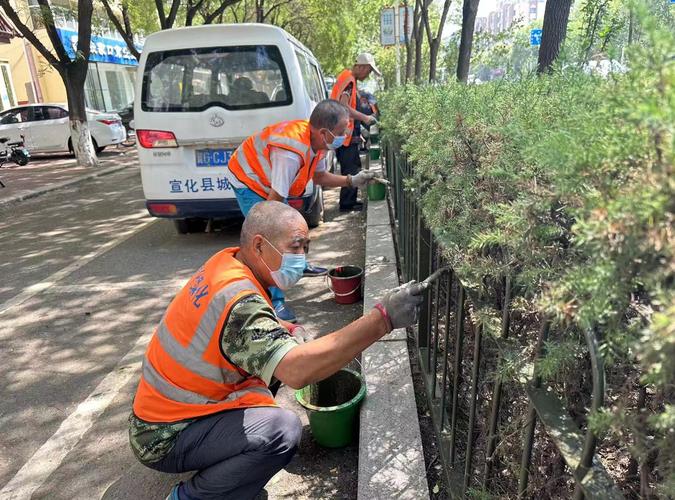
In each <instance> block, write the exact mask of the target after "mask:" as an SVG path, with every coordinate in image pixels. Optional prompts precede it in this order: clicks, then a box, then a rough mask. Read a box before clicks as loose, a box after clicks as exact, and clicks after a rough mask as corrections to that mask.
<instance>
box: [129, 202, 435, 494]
mask: <svg viewBox="0 0 675 500" xmlns="http://www.w3.org/2000/svg"><path fill="white" fill-rule="evenodd" d="M308 236H309V229H308V228H307V224H306V223H305V221H304V219H303V218H302V216H301V215H300V214H299V213H298V212H297V211H296V210H294V209H293V208H291V207H289V206H287V205H284V204H282V203H279V202H275V201H265V202H262V203H258V204H257V205H255V206H254V207H253V208H252V209H251V210H250V212H249V214H248V217H246V220H245V221H244V225H243V226H242V229H241V242H240V245H241V246H240V247H239V248H226V249H224V250H221V251H220V252H218V253H217V254H215V255H214V256H213V257H211V258H210V259H209V260H208V261H207V262H206V263H205V264H204V265H203V266H202V267H201V268H199V270H198V271H197V272H196V274H195V275H194V276H192V278H191V279H190V281H189V282H188V283H187V284H186V285H185V287H183V289H182V290H181V291H180V292H178V294H177V295H176V297H175V298H174V299H173V300H172V301H171V304H169V307H168V309H167V310H166V312H165V314H164V316H163V317H162V320H161V322H160V323H159V325H158V326H157V329H156V330H155V333H154V335H153V337H152V339H151V340H150V343H149V345H148V348H147V351H146V353H145V358H144V359H143V369H142V375H141V380H140V383H139V385H138V389H137V391H136V396H135V398H134V403H133V412H132V414H131V415H130V417H129V424H130V426H129V440H130V444H131V448H132V450H133V452H134V454H135V455H136V457H137V458H138V460H139V461H140V462H141V463H142V464H143V465H146V466H147V467H150V468H152V469H154V470H158V471H161V472H168V473H183V472H188V471H196V472H195V474H194V475H193V476H192V477H191V478H190V479H189V480H188V481H187V482H185V483H179V484H177V485H176V486H174V488H173V489H172V490H171V492H170V493H169V496H168V497H167V500H192V499H199V500H212V499H213V500H215V499H218V500H225V499H233V500H234V499H236V500H251V499H253V498H254V497H255V496H256V495H257V494H258V493H259V492H260V491H261V490H262V489H263V487H264V486H265V484H266V483H267V481H269V479H270V478H271V477H272V476H273V475H274V474H276V473H277V472H278V471H279V470H281V469H282V468H283V467H285V466H286V464H288V462H290V460H291V458H292V457H293V455H294V454H295V451H296V449H297V446H298V444H299V441H300V436H301V434H302V424H301V423H300V420H299V419H298V417H297V416H295V414H293V412H291V411H289V410H286V409H282V408H279V407H278V406H277V404H276V402H275V401H274V396H273V394H272V392H271V391H270V390H269V386H270V384H271V383H273V382H274V383H276V381H281V382H282V383H284V384H287V385H288V386H290V387H292V388H294V389H300V388H302V387H304V386H306V385H308V384H312V383H315V382H317V381H319V380H323V379H325V378H327V377H329V376H331V375H332V374H333V373H336V372H337V371H338V370H340V369H341V368H342V367H343V366H345V365H347V364H348V363H349V362H350V361H351V360H352V359H354V358H355V357H356V356H358V355H359V353H361V351H363V350H364V349H366V348H367V347H368V346H370V345H371V344H373V343H374V342H376V341H378V340H379V339H381V338H382V337H384V336H385V335H387V334H388V333H389V332H391V331H392V330H393V329H396V328H405V327H406V326H410V325H412V324H414V323H415V322H416V318H417V313H418V309H419V305H420V303H421V302H422V293H423V291H424V289H425V285H424V284H420V283H414V282H410V283H408V284H406V285H403V286H400V287H398V288H395V289H393V290H392V291H390V292H389V293H387V294H385V296H384V297H383V298H382V300H381V301H380V302H379V303H378V304H377V305H376V306H375V307H374V308H373V309H372V310H371V311H369V312H368V313H367V314H365V315H364V316H362V317H361V318H359V319H357V320H356V321H354V322H352V323H350V324H348V325H346V326H345V327H343V328H341V329H340V330H337V331H336V332H333V333H330V334H328V335H326V336H324V337H321V338H319V339H316V340H310V341H308V342H303V339H302V338H301V337H302V336H301V335H300V334H299V332H293V333H291V332H289V330H288V329H287V328H286V327H285V326H284V325H283V324H282V323H280V322H279V321H278V319H277V318H276V317H275V315H274V311H273V310H272V307H271V302H270V300H269V298H268V296H267V289H268V288H269V287H270V286H271V285H273V284H276V285H279V286H292V285H293V284H295V283H296V282H297V281H298V280H299V279H300V277H301V276H302V269H303V267H304V260H305V254H306V252H307V247H308V245H309V238H308ZM290 326H292V325H290ZM295 328H297V329H299V328H300V327H295Z"/></svg>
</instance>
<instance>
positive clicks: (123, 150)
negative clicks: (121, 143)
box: [0, 146, 138, 208]
mask: <svg viewBox="0 0 675 500" xmlns="http://www.w3.org/2000/svg"><path fill="white" fill-rule="evenodd" d="M136 165H138V157H137V155H136V147H135V146H131V147H119V148H117V147H111V148H108V149H106V150H105V151H104V152H103V153H101V154H100V155H99V166H98V167H96V168H89V167H80V166H78V165H77V162H76V160H75V158H74V157H72V156H71V155H69V154H60V155H39V156H35V157H33V158H31V161H30V163H28V165H26V166H24V167H19V166H18V165H14V164H10V163H6V164H5V166H3V167H2V168H0V181H1V182H2V184H4V186H5V187H2V186H0V208H5V207H7V206H9V205H12V204H14V203H18V202H20V201H23V200H26V199H28V198H33V197H35V196H39V195H41V194H44V193H48V192H49V191H53V190H55V189H60V188H63V187H66V186H71V185H73V184H78V183H80V182H83V181H86V180H88V179H93V178H94V177H99V176H102V175H107V174H111V173H113V172H117V171H118V170H122V169H124V168H128V167H133V166H136Z"/></svg>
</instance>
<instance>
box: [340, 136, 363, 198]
mask: <svg viewBox="0 0 675 500" xmlns="http://www.w3.org/2000/svg"><path fill="white" fill-rule="evenodd" d="M335 157H336V158H337V160H338V161H339V162H340V172H341V173H342V175H356V174H358V173H359V172H360V171H361V157H360V156H359V139H358V137H356V138H352V142H351V144H350V145H349V146H347V147H344V146H342V147H340V148H338V149H337V150H336V151H335ZM358 192H359V190H358V189H357V188H350V187H343V188H341V189H340V208H351V207H353V206H354V203H356V195H357V194H358Z"/></svg>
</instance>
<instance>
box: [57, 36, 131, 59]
mask: <svg viewBox="0 0 675 500" xmlns="http://www.w3.org/2000/svg"><path fill="white" fill-rule="evenodd" d="M56 31H58V33H59V38H60V39H61V42H62V43H63V46H64V48H65V49H66V53H67V54H68V56H70V58H71V59H75V53H76V52H77V33H76V32H74V31H70V30H64V29H60V28H59V29H57V30H56ZM136 49H138V51H139V52H140V51H141V50H142V47H139V46H136ZM89 50H90V54H89V60H90V61H94V62H104V63H112V64H126V65H127V66H138V61H137V60H136V58H135V57H134V56H132V55H131V52H129V48H128V47H127V44H126V43H124V42H123V41H122V40H115V39H113V38H104V37H102V36H95V35H92V36H91V42H90V44H89Z"/></svg>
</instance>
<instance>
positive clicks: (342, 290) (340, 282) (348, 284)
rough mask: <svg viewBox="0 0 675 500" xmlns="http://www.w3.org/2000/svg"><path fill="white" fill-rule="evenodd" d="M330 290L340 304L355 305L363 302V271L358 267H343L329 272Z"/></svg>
mask: <svg viewBox="0 0 675 500" xmlns="http://www.w3.org/2000/svg"><path fill="white" fill-rule="evenodd" d="M328 278H329V279H330V283H329V284H328V288H330V290H331V292H333V294H334V295H335V302H337V303H338V304H353V303H354V302H358V301H359V300H361V283H362V281H363V269H361V268H360V267H357V266H341V267H336V268H334V269H331V270H330V271H328Z"/></svg>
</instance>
